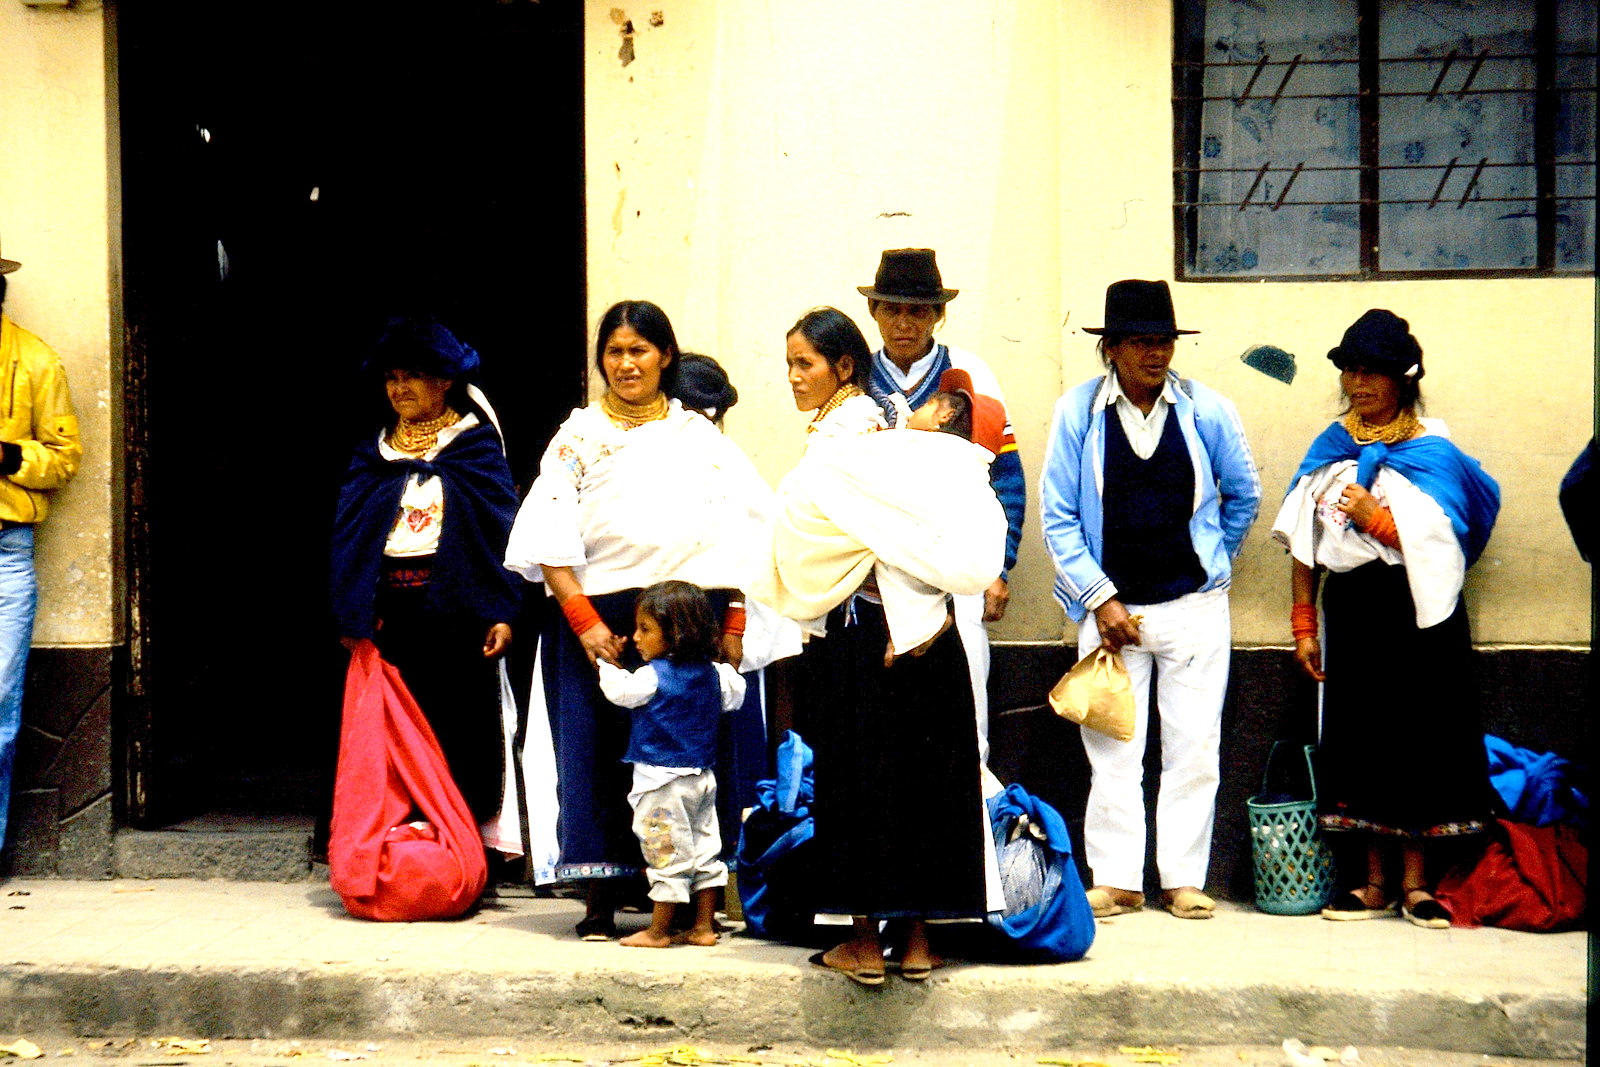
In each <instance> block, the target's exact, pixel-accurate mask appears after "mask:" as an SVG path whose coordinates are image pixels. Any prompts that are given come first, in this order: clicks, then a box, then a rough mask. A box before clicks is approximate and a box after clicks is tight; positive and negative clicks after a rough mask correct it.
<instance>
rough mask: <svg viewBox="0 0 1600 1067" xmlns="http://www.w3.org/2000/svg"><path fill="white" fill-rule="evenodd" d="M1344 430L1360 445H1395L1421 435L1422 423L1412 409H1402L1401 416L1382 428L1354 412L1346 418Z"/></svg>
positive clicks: (1397, 416) (1398, 415)
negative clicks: (1381, 443)
mask: <svg viewBox="0 0 1600 1067" xmlns="http://www.w3.org/2000/svg"><path fill="white" fill-rule="evenodd" d="M1344 428H1345V429H1346V430H1348V431H1349V433H1350V436H1351V437H1352V438H1354V439H1355V442H1356V444H1358V445H1373V444H1377V443H1378V442H1380V441H1381V442H1383V443H1384V444H1386V445H1394V444H1399V443H1400V442H1401V441H1409V440H1411V439H1412V438H1413V437H1415V436H1417V434H1419V433H1421V432H1422V421H1421V420H1420V419H1418V418H1417V414H1416V412H1414V411H1412V410H1411V409H1410V408H1402V409H1401V410H1400V413H1399V414H1397V415H1396V416H1395V417H1394V418H1393V419H1391V420H1390V421H1388V422H1386V423H1384V424H1382V425H1381V426H1380V425H1374V424H1372V423H1370V422H1368V421H1367V420H1366V419H1364V418H1362V417H1361V416H1360V415H1357V414H1356V413H1355V412H1353V411H1352V412H1351V413H1350V414H1348V415H1346V416H1345V417H1344Z"/></svg>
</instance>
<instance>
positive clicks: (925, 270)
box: [856, 248, 961, 304]
mask: <svg viewBox="0 0 1600 1067" xmlns="http://www.w3.org/2000/svg"><path fill="white" fill-rule="evenodd" d="M960 291H961V290H959V289H946V288H945V287H944V279H943V278H941V277H939V264H938V263H937V262H936V261H935V260H934V257H933V249H931V248H890V249H887V250H886V251H885V252H884V253H883V258H882V259H880V260H878V274H877V277H875V278H874V279H873V280H872V284H871V285H858V286H856V292H858V293H860V294H861V295H862V296H864V297H866V298H867V299H868V300H885V301H888V302H889V303H891V304H947V303H949V302H950V301H952V300H954V299H955V298H956V294H957V293H958V292H960Z"/></svg>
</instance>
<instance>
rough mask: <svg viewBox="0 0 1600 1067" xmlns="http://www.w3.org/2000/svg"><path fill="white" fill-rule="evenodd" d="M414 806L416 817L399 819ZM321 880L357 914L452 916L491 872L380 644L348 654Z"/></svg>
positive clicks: (400, 918) (392, 918)
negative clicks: (380, 651) (325, 878)
mask: <svg viewBox="0 0 1600 1067" xmlns="http://www.w3.org/2000/svg"><path fill="white" fill-rule="evenodd" d="M413 810H417V811H421V812H422V816H423V819H422V821H412V822H408V823H402V822H401V820H402V819H405V818H406V816H407V815H409V814H411V813H412V811H413ZM328 872H329V878H328V881H329V882H330V883H331V884H332V886H333V891H334V892H335V893H338V894H339V896H340V897H342V898H343V899H344V906H345V910H347V911H348V912H349V913H350V914H351V915H354V916H356V917H357V918H361V919H376V920H378V921H380V922H415V921H418V920H423V919H453V918H455V917H456V916H458V915H460V914H461V913H462V912H464V911H466V910H467V909H468V908H470V907H471V906H472V904H473V902H474V901H476V900H477V899H478V896H479V895H480V894H481V893H482V892H483V887H484V884H485V883H486V882H487V881H488V878H489V871H488V865H487V863H486V862H485V860H484V855H483V841H482V839H481V838H480V837H479V836H478V826H477V823H475V822H474V821H473V818H472V812H471V811H470V810H469V809H468V808H467V802H466V801H465V800H463V799H462V797H461V791H460V790H459V789H457V788H456V784H455V781H454V780H453V779H451V777H450V768H449V765H448V764H446V763H445V758H444V753H443V752H442V751H441V750H440V748H439V742H438V741H437V740H436V739H435V738H434V736H433V730H432V728H431V727H429V726H428V721H427V719H425V718H423V715H422V709H421V708H420V707H418V706H417V702H416V700H415V699H414V698H413V697H412V696H411V693H410V691H408V690H407V689H406V686H405V682H404V681H402V680H401V678H400V672H399V671H398V670H396V669H395V668H394V667H393V666H392V665H390V664H388V663H385V662H384V661H383V660H382V659H381V658H380V657H379V655H378V649H377V646H376V645H374V644H373V643H372V642H371V641H362V642H361V643H360V644H359V645H357V646H356V650H355V651H354V652H353V653H352V654H351V656H350V672H349V674H348V675H346V677H345V685H344V725H343V727H342V729H341V730H340V734H339V770H338V774H337V776H336V777H335V779H334V785H333V825H332V828H331V834H330V838H329V841H328Z"/></svg>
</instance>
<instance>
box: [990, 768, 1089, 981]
mask: <svg viewBox="0 0 1600 1067" xmlns="http://www.w3.org/2000/svg"><path fill="white" fill-rule="evenodd" d="M989 820H990V824H991V826H992V828H993V831H994V844H995V851H996V853H997V858H998V859H999V862H1000V884H1001V886H1002V887H1003V888H1004V890H1005V898H1006V908H1005V911H1002V912H993V913H991V914H990V915H989V925H990V926H991V927H992V928H993V929H995V930H998V931H999V932H1000V933H1001V934H1003V935H1004V936H1005V939H1006V946H1007V950H1006V952H1005V955H1006V956H1007V957H1008V958H1011V959H1016V960H1020V961H1025V962H1035V963H1066V962H1070V961H1072V960H1078V959H1082V958H1083V956H1084V953H1086V952H1088V951H1089V946H1090V945H1092V944H1094V912H1093V911H1092V910H1091V909H1090V907H1089V899H1088V897H1087V896H1086V895H1085V894H1084V890H1083V880H1082V879H1080V878H1079V877H1078V867H1077V865H1076V864H1075V863H1073V862H1072V838H1071V836H1070V835H1069V834H1068V833H1067V824H1066V822H1065V821H1063V820H1062V818H1061V816H1060V815H1059V814H1058V813H1057V812H1056V810H1055V809H1054V808H1052V807H1051V806H1050V805H1048V804H1046V803H1045V802H1044V801H1042V800H1040V799H1039V798H1038V797H1036V796H1033V795H1031V794H1030V793H1028V792H1027V791H1026V790H1025V789H1023V788H1022V787H1021V786H1020V785H1009V786H1007V787H1006V789H1005V791H1004V792H1003V793H998V794H996V795H995V796H993V797H991V798H990V799H989Z"/></svg>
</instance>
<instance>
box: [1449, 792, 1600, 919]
mask: <svg viewBox="0 0 1600 1067" xmlns="http://www.w3.org/2000/svg"><path fill="white" fill-rule="evenodd" d="M1588 864H1589V851H1588V849H1587V848H1585V847H1584V845H1583V842H1582V840H1581V839H1580V838H1579V836H1578V831H1577V830H1575V829H1573V828H1572V827H1570V826H1567V825H1565V824H1563V823H1556V824H1554V825H1552V826H1530V825H1528V824H1527V823H1519V822H1507V821H1506V820H1504V819H1501V820H1499V826H1498V828H1497V830H1496V831H1495V833H1494V835H1493V837H1492V838H1491V840H1490V841H1489V844H1488V846H1487V847H1485V848H1484V850H1483V855H1482V856H1481V857H1480V858H1479V859H1478V862H1477V863H1476V864H1474V865H1473V867H1472V869H1471V870H1462V869H1457V870H1454V871H1451V872H1450V873H1449V874H1447V875H1446V876H1445V877H1444V879H1443V880H1441V881H1440V882H1439V889H1438V892H1437V893H1435V894H1434V895H1435V896H1437V897H1438V898H1439V900H1440V901H1441V902H1442V903H1443V904H1444V906H1445V907H1447V908H1449V909H1450V912H1451V914H1452V916H1453V917H1454V919H1453V921H1454V923H1455V925H1457V926H1499V927H1503V928H1505V929H1507V930H1537V931H1549V930H1565V929H1570V928H1571V927H1573V926H1575V925H1578V924H1579V922H1580V921H1581V920H1582V919H1583V914H1584V904H1585V902H1586V899H1587V893H1586V889H1587V881H1586V879H1587V874H1588Z"/></svg>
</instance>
